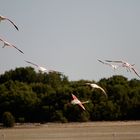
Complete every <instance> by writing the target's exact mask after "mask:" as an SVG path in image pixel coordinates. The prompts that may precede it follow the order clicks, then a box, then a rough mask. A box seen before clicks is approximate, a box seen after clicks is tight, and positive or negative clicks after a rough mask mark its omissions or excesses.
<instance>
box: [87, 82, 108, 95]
mask: <svg viewBox="0 0 140 140" xmlns="http://www.w3.org/2000/svg"><path fill="white" fill-rule="evenodd" d="M86 85H88V86H90V87H91V88H92V89H95V88H97V89H100V90H101V91H102V92H103V93H104V95H105V96H106V97H107V94H106V92H105V90H104V89H103V88H102V87H100V86H98V85H97V84H94V83H86Z"/></svg>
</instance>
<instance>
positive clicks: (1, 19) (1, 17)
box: [0, 15, 19, 30]
mask: <svg viewBox="0 0 140 140" xmlns="http://www.w3.org/2000/svg"><path fill="white" fill-rule="evenodd" d="M3 20H8V21H9V22H10V23H12V24H13V25H14V27H15V28H16V29H17V30H19V29H18V27H17V26H16V24H15V23H14V22H13V21H12V20H10V19H9V18H7V17H4V16H1V15H0V22H1V21H3Z"/></svg>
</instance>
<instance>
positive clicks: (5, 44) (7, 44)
mask: <svg viewBox="0 0 140 140" xmlns="http://www.w3.org/2000/svg"><path fill="white" fill-rule="evenodd" d="M0 41H1V42H3V44H4V45H3V47H2V48H4V47H6V46H7V47H13V48H15V49H17V50H18V51H19V52H21V53H23V51H21V50H20V49H18V48H17V47H16V46H14V45H12V44H10V43H9V42H7V41H4V40H3V39H1V38H0ZM23 54H24V53H23Z"/></svg>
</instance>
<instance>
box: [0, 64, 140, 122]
mask: <svg viewBox="0 0 140 140" xmlns="http://www.w3.org/2000/svg"><path fill="white" fill-rule="evenodd" d="M86 82H91V83H95V81H94V80H92V81H90V80H84V79H82V80H78V81H69V79H68V77H67V76H65V75H63V74H61V73H56V72H52V73H49V74H47V73H41V72H36V71H35V70H34V69H33V68H32V67H20V68H16V69H15V70H10V71H6V72H5V73H4V74H1V75H0V122H2V116H3V114H4V113H5V112H10V113H11V114H12V115H13V116H14V118H15V121H16V122H41V123H46V122H83V121H101V120H106V121H109V120H111V121H112V120H139V119H140V80H137V79H131V80H128V79H127V78H126V77H124V76H121V75H114V76H112V77H110V78H102V79H100V80H99V81H98V82H96V83H97V84H98V85H100V86H101V87H103V88H104V89H105V91H106V92H107V95H108V97H107V98H106V96H104V94H102V93H101V91H100V90H96V89H95V90H91V89H90V88H89V87H88V86H86V85H85V83H86ZM72 93H73V94H74V95H76V96H77V97H78V98H79V100H81V101H85V100H89V103H88V104H84V106H85V108H86V111H84V110H82V109H81V108H79V106H77V105H71V104H70V101H71V100H72V97H71V94H72Z"/></svg>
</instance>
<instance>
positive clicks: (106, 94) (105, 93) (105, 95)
mask: <svg viewBox="0 0 140 140" xmlns="http://www.w3.org/2000/svg"><path fill="white" fill-rule="evenodd" d="M99 89H101V90H102V92H103V93H104V94H105V96H106V97H107V93H106V92H105V90H104V89H103V88H102V87H100V86H99Z"/></svg>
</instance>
